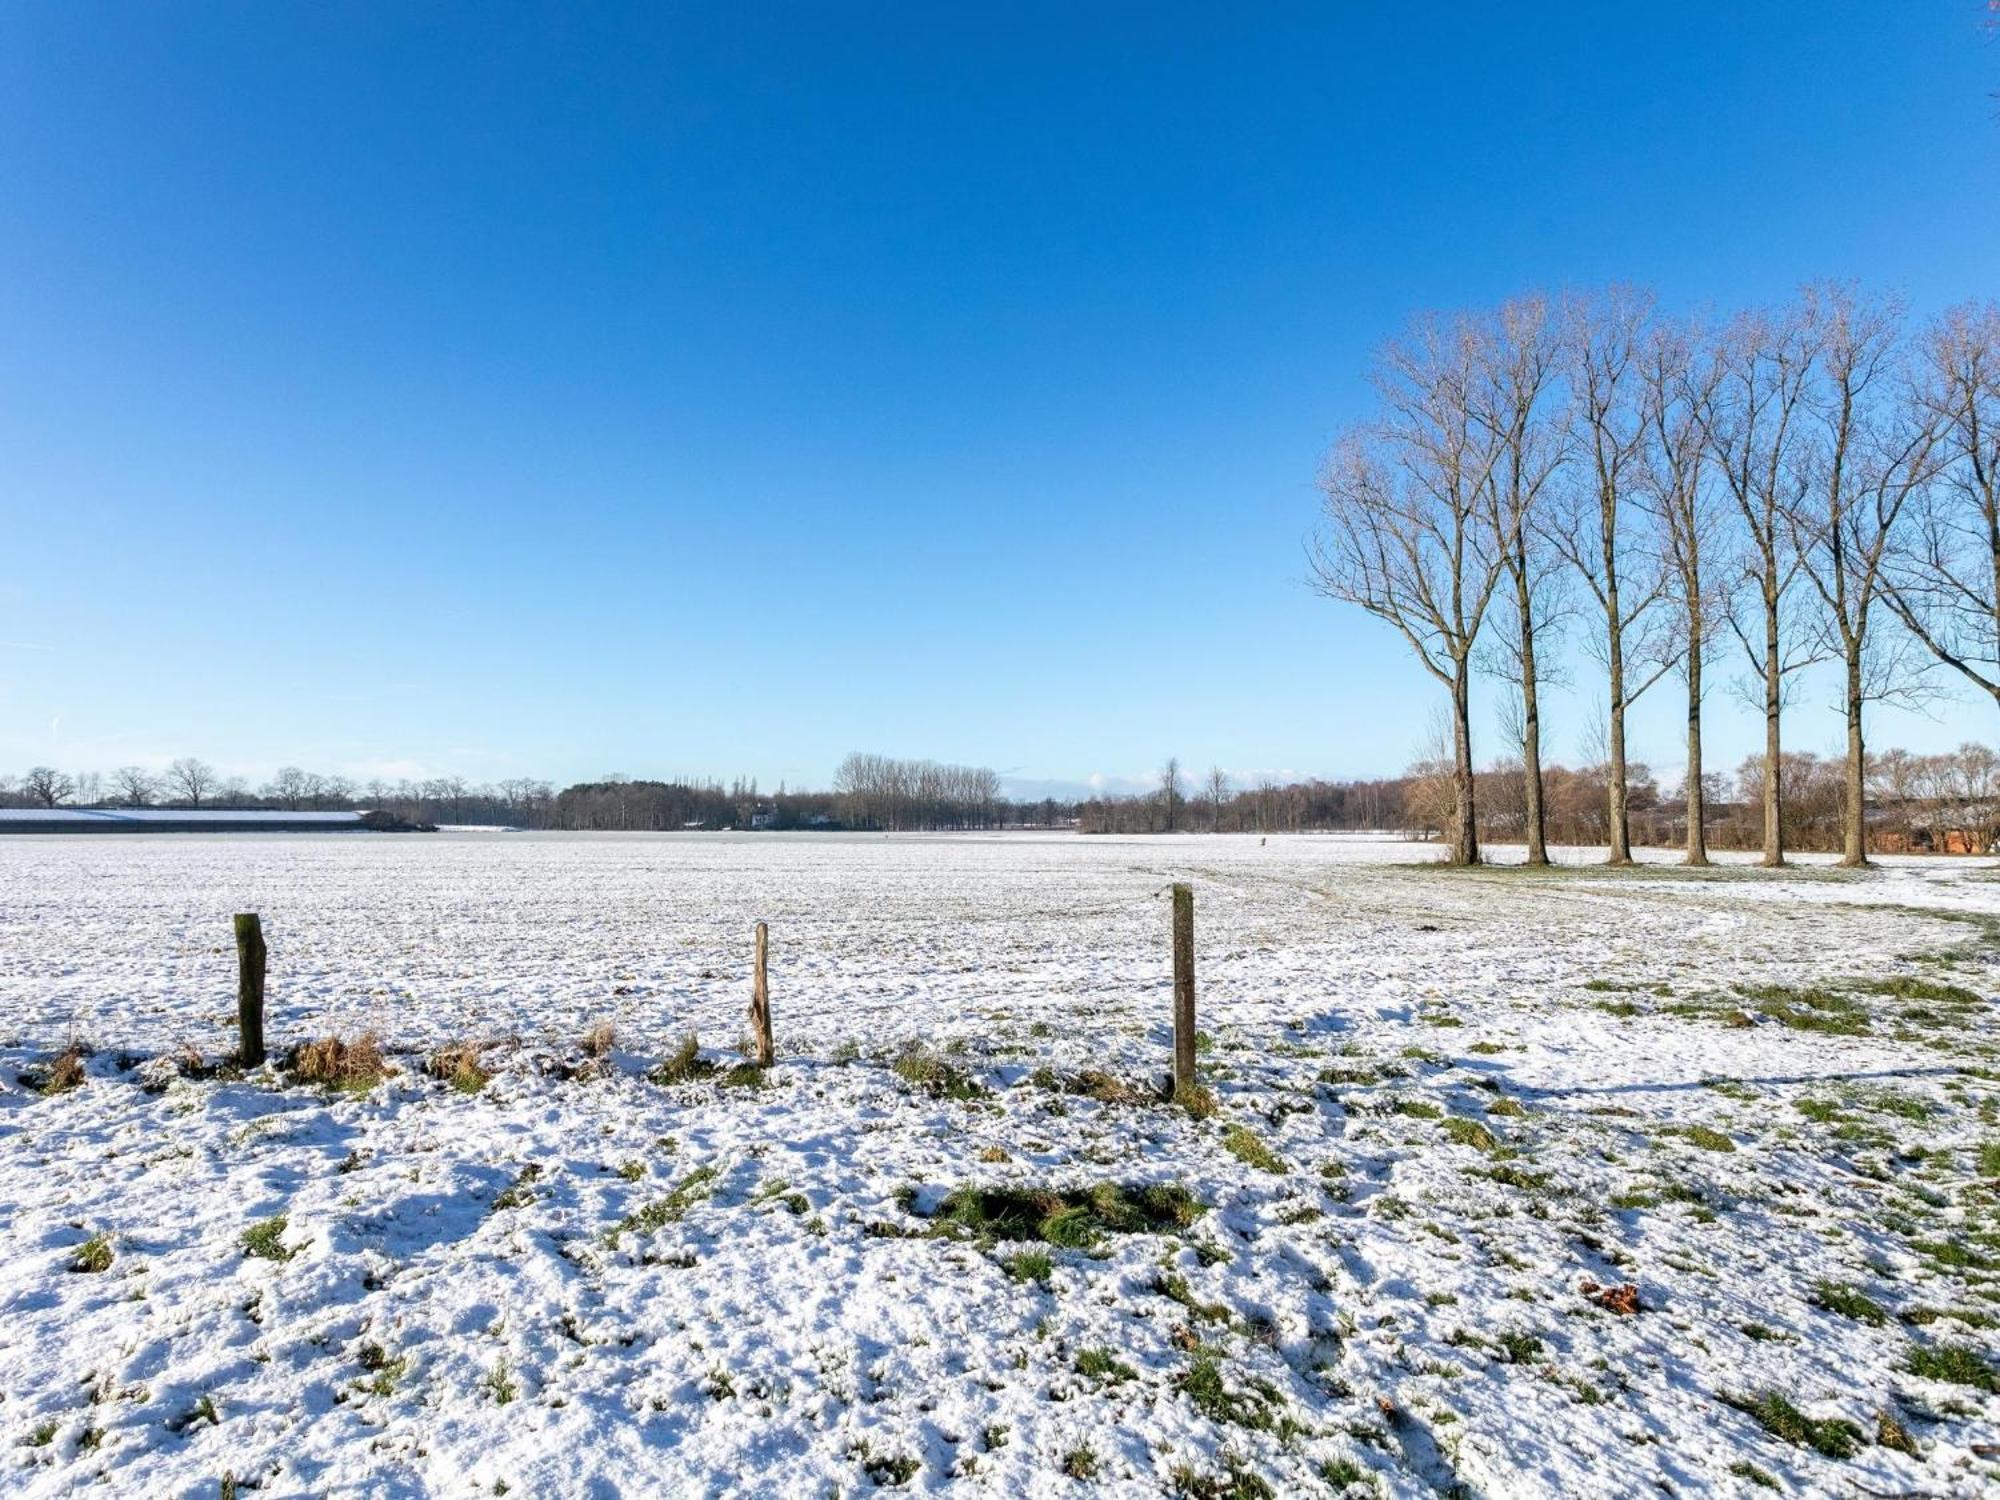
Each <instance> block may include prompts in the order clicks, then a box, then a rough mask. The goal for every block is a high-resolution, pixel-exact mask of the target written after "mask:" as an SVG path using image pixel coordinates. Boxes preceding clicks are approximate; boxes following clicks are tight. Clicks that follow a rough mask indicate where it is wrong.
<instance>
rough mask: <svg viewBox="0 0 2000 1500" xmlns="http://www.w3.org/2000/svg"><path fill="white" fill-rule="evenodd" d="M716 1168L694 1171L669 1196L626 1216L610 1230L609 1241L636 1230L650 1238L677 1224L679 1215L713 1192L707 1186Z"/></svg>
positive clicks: (712, 1178) (713, 1176) (712, 1179)
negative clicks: (656, 1232) (627, 1231)
mask: <svg viewBox="0 0 2000 1500" xmlns="http://www.w3.org/2000/svg"><path fill="white" fill-rule="evenodd" d="M715 1176H716V1173H715V1168H713V1167H697V1168H695V1170H694V1171H692V1172H690V1173H688V1174H687V1176H685V1177H683V1178H682V1179H681V1180H680V1181H679V1182H678V1183H676V1184H675V1185H674V1189H673V1191H672V1192H670V1193H668V1194H667V1196H666V1197H664V1198H656V1199H654V1200H653V1201H652V1202H651V1203H648V1204H647V1205H646V1206H645V1207H644V1208H641V1209H639V1210H638V1211H637V1212H636V1213H632V1214H628V1215H627V1216H626V1217H625V1218H624V1219H622V1220H620V1221H619V1222H618V1224H617V1226H616V1227H615V1228H613V1229H612V1231H611V1234H610V1239H611V1240H612V1242H613V1243H616V1242H617V1239H618V1236H619V1235H620V1234H622V1233H624V1232H625V1231H626V1230H628V1229H631V1230H636V1231H637V1232H638V1233H640V1234H652V1233H653V1232H655V1231H656V1230H660V1229H664V1228H666V1226H667V1225H669V1224H677V1223H679V1222H680V1218H681V1215H682V1214H684V1213H686V1212H687V1211H688V1210H689V1209H690V1208H692V1207H694V1205H695V1204H697V1203H699V1202H701V1201H702V1200H703V1199H705V1198H706V1197H708V1195H709V1194H710V1193H712V1192H713V1191H714V1188H713V1187H712V1186H710V1184H712V1183H713V1182H714V1181H715Z"/></svg>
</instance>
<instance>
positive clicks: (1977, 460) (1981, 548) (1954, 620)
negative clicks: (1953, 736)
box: [1884, 302, 2000, 704]
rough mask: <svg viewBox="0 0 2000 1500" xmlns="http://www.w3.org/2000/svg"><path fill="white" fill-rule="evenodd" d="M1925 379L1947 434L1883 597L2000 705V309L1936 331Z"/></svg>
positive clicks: (1957, 318) (1925, 351) (1983, 310)
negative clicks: (1910, 534)
mask: <svg viewBox="0 0 2000 1500" xmlns="http://www.w3.org/2000/svg"><path fill="white" fill-rule="evenodd" d="M1916 379H1917V391H1918V400H1919V401H1920V402H1921V403H1922V405H1923V407H1924V409H1925V410H1926V411H1927V412H1928V413H1929V414H1930V418H1931V420H1932V421H1933V422H1934V423H1935V424H1936V425H1937V428H1938V436H1939V452H1938V455H1937V460H1938V477H1937V482H1936V483H1934V484H1932V485H1929V486H1927V487H1926V488H1925V490H1924V492H1923V493H1922V494H1921V495H1920V496H1919V508H1918V514H1917V521H1916V525H1915V527H1914V528H1913V529H1914V531H1915V533H1916V535H1915V537H1914V539H1913V541H1912V543H1911V545H1910V546H1909V547H1908V548H1906V549H1902V555H1900V556H1898V557H1896V558H1895V561H1894V564H1893V570H1892V573H1891V576H1890V578H1889V580H1888V584H1887V592H1886V593H1885V595H1884V598H1885V599H1886V600H1887V601H1888V603H1889V605H1890V607H1891V608H1893V609H1894V610H1895V612H1896V614H1897V615H1898V616H1899V617H1900V618H1901V619H1902V621H1903V623H1904V624H1905V625H1906V626H1908V627H1909V630H1910V632H1911V634H1913V635H1914V636H1915V637H1916V638H1917V640H1919V641H1920V642H1922V644H1923V646H1924V648H1925V649H1926V650H1928V651H1929V652H1930V653H1931V654H1932V655H1933V656H1935V657H1936V658H1937V659H1938V661H1939V662H1941V663H1943V664H1944V665H1945V666H1947V667H1950V668H1951V669H1952V670H1953V671H1954V672H1957V673H1959V674H1960V675H1961V676H1962V677H1964V678H1965V680H1966V681H1967V682H1970V683H1972V684H1974V685H1975V686H1977V687H1978V688H1979V689H1980V690H1981V691H1983V692H1985V693H1987V694H1989V695H1990V696H1991V697H1992V698H1993V700H1994V702H1995V703H1996V704H2000V303H1993V302H1989V303H1987V304H1986V305H1985V306H1984V307H1979V306H1971V305H1968V306H1965V307H1959V308H1954V309H1952V310H1951V311H1950V312H1948V313H1946V314H1945V316H1944V317H1942V318H1940V319H1939V320H1938V321H1937V322H1936V323H1935V324H1933V325H1932V326H1931V327H1930V328H1929V329H1928V330H1927V331H1926V332H1925V335H1924V338H1923V340H1922V343H1921V345H1920V348H1919V351H1918V359H1917V373H1916Z"/></svg>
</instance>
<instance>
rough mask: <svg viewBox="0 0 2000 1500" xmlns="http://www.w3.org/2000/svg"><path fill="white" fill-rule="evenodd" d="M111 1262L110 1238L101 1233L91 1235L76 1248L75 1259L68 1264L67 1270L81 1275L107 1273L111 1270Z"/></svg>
mask: <svg viewBox="0 0 2000 1500" xmlns="http://www.w3.org/2000/svg"><path fill="white" fill-rule="evenodd" d="M111 1261H112V1250H111V1236H110V1235H108V1234H102V1233H100V1234H93V1235H92V1236H91V1237H90V1238H89V1239H87V1240H85V1241H84V1242H83V1243H82V1244H81V1245H78V1246H77V1247H76V1258H75V1259H74V1260H72V1261H71V1262H70V1263H69V1268H70V1269H71V1270H72V1271H77V1272H82V1273H95V1272H98V1271H108V1270H110V1269H111Z"/></svg>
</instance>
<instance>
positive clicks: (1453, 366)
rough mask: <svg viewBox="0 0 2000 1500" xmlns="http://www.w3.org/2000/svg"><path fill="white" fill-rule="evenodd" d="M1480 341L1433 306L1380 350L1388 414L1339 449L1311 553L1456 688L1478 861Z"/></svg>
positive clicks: (1328, 579) (1320, 574)
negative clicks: (1475, 692) (1476, 395)
mask: <svg viewBox="0 0 2000 1500" xmlns="http://www.w3.org/2000/svg"><path fill="white" fill-rule="evenodd" d="M1480 344H1481V340H1480V338H1479V335H1478V332H1477V330H1476V329H1475V328H1473V327H1472V326H1471V325H1470V324H1469V323H1468V322H1466V321H1465V320H1463V319H1459V320H1456V321H1454V322H1450V323H1446V322H1442V321H1440V320H1438V319H1435V318H1431V319H1426V320H1423V321H1420V322H1419V323H1418V325H1417V326H1416V328H1415V330H1414V332H1413V333H1412V334H1411V336H1410V337H1409V338H1407V339H1404V340H1400V341H1397V342H1394V343H1391V344H1390V345H1388V346H1387V347H1386V348H1385V349H1384V350H1383V352H1382V354H1381V356H1380V358H1379V360H1378V365H1377V370H1376V376H1375V383H1376V387H1377V390H1378V392H1379V394H1380V398H1381V402H1382V406H1383V408H1384V412H1383V415H1382V417H1381V418H1380V419H1379V420H1378V421H1376V422H1375V423H1372V424H1370V425H1368V426H1365V427H1362V428H1359V429H1357V430H1356V431H1354V432H1352V433H1350V434H1348V435H1347V437H1345V438H1344V439H1343V440H1342V441H1341V442H1340V443H1339V444H1338V445H1337V446H1336V447H1335V449H1334V451H1333V453H1332V455H1331V456H1330V458H1329V460H1328V463H1327V466H1326V469H1325V471H1324V472H1323V474H1322V475H1321V479H1320V488H1321V491H1322V494H1323V497H1324V500H1323V510H1322V525H1321V528H1320V531H1319V533H1318V535H1317V536H1316V537H1315V538H1314V540H1313V542H1312V544H1311V546H1310V552H1309V561H1310V566H1311V569H1312V581H1313V586H1314V588H1315V589H1316V590H1317V591H1318V592H1319V593H1321V594H1323V595H1325V596H1326V597H1327V598H1329V599H1337V600H1340V601H1342V602H1344V603H1348V604H1354V605H1358V606H1359V607H1360V608H1362V609H1363V610H1366V611H1367V612H1368V613H1369V614H1371V615H1373V616H1374V617H1375V618H1376V619H1378V620H1382V621H1384V622H1386V623H1387V624H1389V625H1392V626H1394V627H1395V629H1396V630H1397V631H1398V632H1399V633H1400V634H1401V635H1402V637H1403V639H1404V640H1405V641H1407V642H1408V643H1409V646H1410V649H1411V650H1412V651H1414V652H1415V653H1416V655H1417V660H1418V661H1419V662H1421V663H1422V664H1423V667H1424V670H1425V671H1427V672H1429V673H1430V674H1431V676H1432V677H1434V678H1436V679H1437V681H1438V682H1439V683H1440V684H1442V685H1443V687H1444V688H1445V690H1446V691H1447V692H1448V693H1449V694H1450V698H1451V726H1452V761H1453V768H1452V778H1453V793H1454V797H1453V801H1454V807H1453V812H1452V856H1451V857H1452V859H1453V861H1454V862H1455V863H1458V864H1476V863H1477V862H1478V860H1479V832H1478V824H1477V816H1476V811H1475V808H1474V801H1473V799H1474V795H1475V794H1474V781H1473V770H1472V700H1471V675H1472V653H1473V649H1474V647H1475V646H1476V645H1477V644H1478V641H1479V632H1480V628H1481V626H1482V625H1483V624H1484V622H1485V619H1486V610H1487V606H1488V605H1489V604H1490V603H1491V602H1492V599H1493V592H1494V590H1495V589H1496V588H1497V587H1498V586H1499V582H1500V576H1501V571H1502V567H1503V563H1502V560H1501V558H1500V556H1499V554H1498V549H1497V548H1496V547H1495V546H1494V544H1493V538H1492V528H1491V527H1490V526H1488V525H1487V524H1486V520H1485V515H1486V503H1487V488H1488V484H1489V482H1490V480H1491V477H1492V472H1493V465H1494V460H1495V448H1494V444H1493V442H1492V440H1491V436H1490V434H1489V433H1488V432H1487V431H1486V430H1485V429H1484V428H1482V427H1481V426H1480V425H1479V424H1478V423H1477V422H1475V421H1474V420H1473V417H1472V411H1471V394H1472V381H1473V378H1474V373H1475V370H1476V368H1477V365H1478V361H1479V358H1480ZM1262 801H1263V799H1262V798H1261V796H1260V814H1261V812H1262V806H1261V804H1262Z"/></svg>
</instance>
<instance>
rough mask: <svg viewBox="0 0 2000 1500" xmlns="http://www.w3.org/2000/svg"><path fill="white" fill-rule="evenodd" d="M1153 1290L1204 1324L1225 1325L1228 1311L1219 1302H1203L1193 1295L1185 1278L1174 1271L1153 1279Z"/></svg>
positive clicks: (1162, 1273) (1161, 1273)
mask: <svg viewBox="0 0 2000 1500" xmlns="http://www.w3.org/2000/svg"><path fill="white" fill-rule="evenodd" d="M1153 1290H1154V1291H1156V1292H1158V1293H1159V1294H1160V1295H1161V1296H1162V1297H1165V1298H1166V1299H1167V1300H1168V1301H1169V1302H1178V1303H1179V1304H1180V1305H1181V1306H1182V1307H1184V1308H1186V1309H1187V1310H1188V1311H1189V1312H1190V1313H1191V1314H1193V1315H1194V1316H1195V1317H1196V1318H1199V1319H1200V1320H1201V1321H1202V1322H1204V1323H1227V1322H1228V1321H1229V1309H1228V1307H1226V1306H1225V1305H1224V1304H1222V1303H1220V1302H1203V1301H1202V1300H1201V1299H1200V1298H1198V1297H1196V1296H1195V1294H1194V1289H1193V1288H1192V1287H1190V1286H1189V1285H1188V1283H1187V1278H1186V1277H1185V1276H1182V1275H1180V1274H1179V1273H1177V1272H1174V1271H1162V1272H1160V1274H1159V1275H1158V1276H1156V1277H1155V1278H1154V1279H1153Z"/></svg>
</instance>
